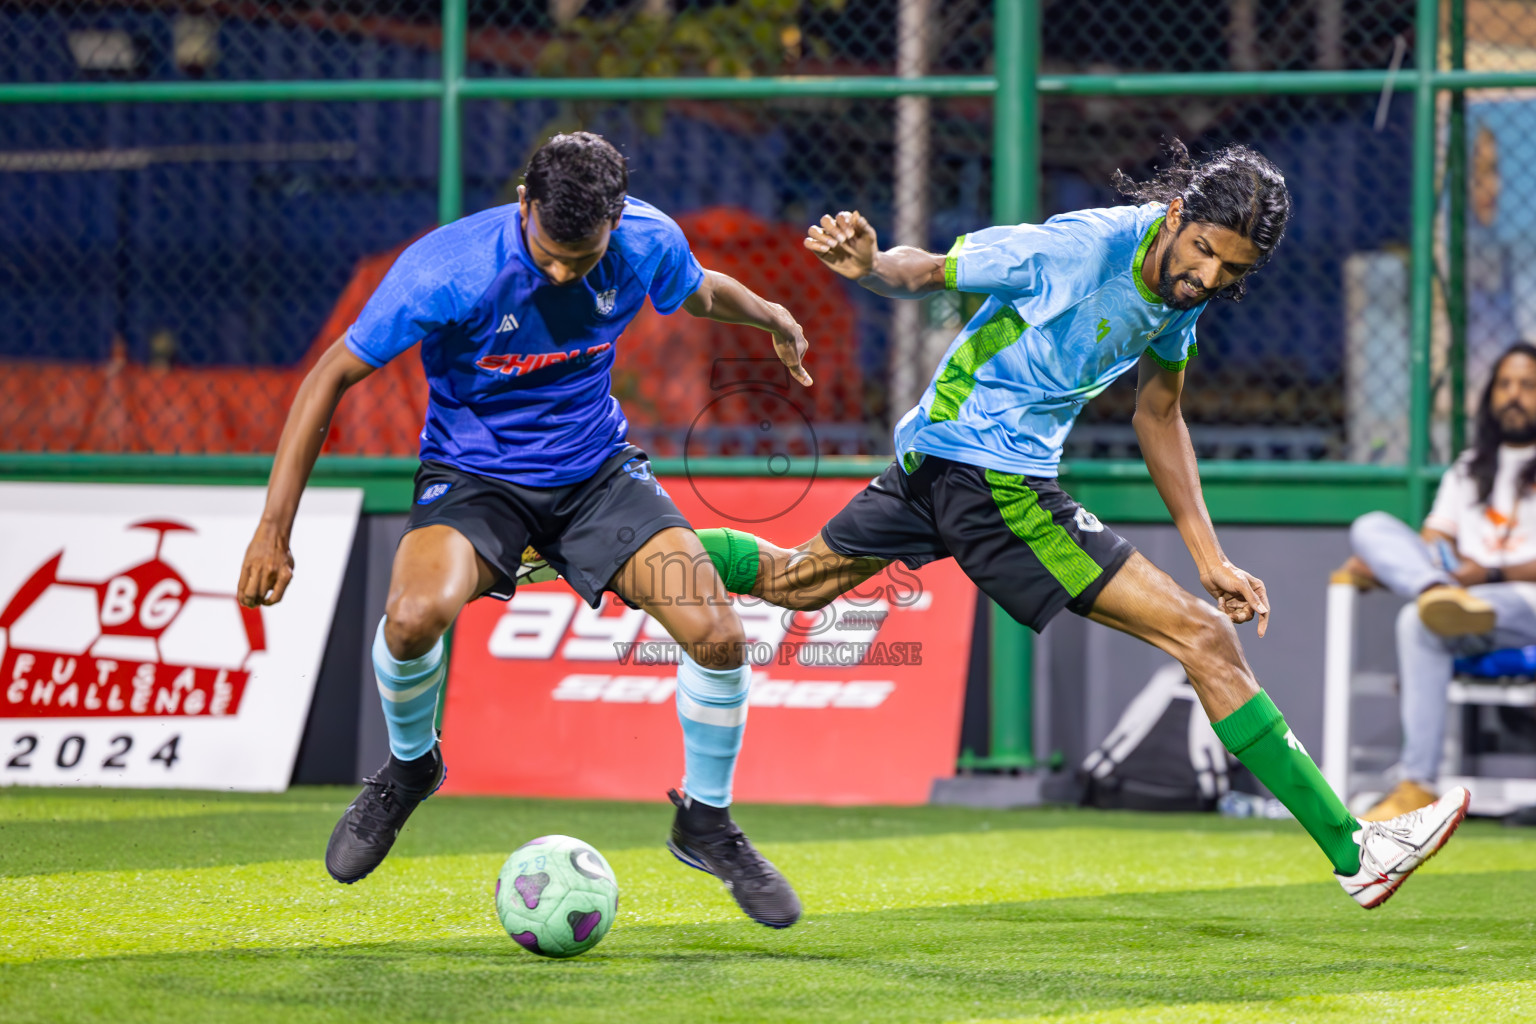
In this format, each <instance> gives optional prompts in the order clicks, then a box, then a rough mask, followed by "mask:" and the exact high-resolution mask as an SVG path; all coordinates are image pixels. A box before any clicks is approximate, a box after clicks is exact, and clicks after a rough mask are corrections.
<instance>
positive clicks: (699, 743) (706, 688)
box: [677, 654, 752, 807]
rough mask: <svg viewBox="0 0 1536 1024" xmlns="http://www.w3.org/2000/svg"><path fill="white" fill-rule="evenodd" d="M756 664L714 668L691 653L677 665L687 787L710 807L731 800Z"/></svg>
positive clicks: (685, 655) (701, 801)
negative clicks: (700, 662) (753, 668)
mask: <svg viewBox="0 0 1536 1024" xmlns="http://www.w3.org/2000/svg"><path fill="white" fill-rule="evenodd" d="M751 682H752V666H751V665H743V666H741V667H740V668H729V669H710V668H705V667H704V666H703V665H700V664H699V663H698V662H696V661H694V660H693V659H692V658H690V657H689V656H688V655H687V654H684V655H683V660H682V663H681V664H680V665H678V667H677V720H678V721H679V722H681V723H682V726H683V766H684V768H683V792H685V793H687V794H688V796H689V797H690V798H692V799H694V800H697V801H699V802H700V803H704V804H709V805H710V806H711V807H729V806H730V805H731V776H732V775H734V774H735V772H736V755H738V754H740V753H741V734H742V733H743V732H745V731H746V728H747V689H748V686H749V684H750V683H751Z"/></svg>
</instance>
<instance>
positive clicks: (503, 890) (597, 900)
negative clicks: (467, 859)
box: [496, 836, 619, 957]
mask: <svg viewBox="0 0 1536 1024" xmlns="http://www.w3.org/2000/svg"><path fill="white" fill-rule="evenodd" d="M618 909H619V884H618V882H617V881H616V880H615V879H614V876H613V868H611V867H609V866H608V862H607V861H606V860H604V859H603V855H602V854H600V853H598V852H597V851H596V850H594V849H593V848H592V847H590V846H588V845H587V844H586V843H584V842H582V841H581V840H580V839H573V838H571V837H570V836H540V837H539V838H538V839H530V840H529V841H528V842H526V843H524V844H523V845H522V846H519V847H518V848H517V849H515V850H513V851H512V856H510V857H508V858H507V862H506V863H505V864H503V865H502V866H501V875H500V877H498V878H497V879H496V916H497V917H499V918H501V924H502V927H504V928H506V930H507V934H508V935H510V936H512V939H513V941H515V942H516V943H517V944H518V945H519V946H522V947H523V948H524V949H526V950H528V951H529V952H530V953H537V954H539V955H540V956H552V957H568V956H577V955H578V954H581V953H585V952H586V951H587V950H589V949H591V948H592V947H593V946H595V945H597V944H598V943H599V942H601V941H602V938H603V936H604V935H607V934H608V928H609V926H610V925H612V924H613V918H614V915H615V914H616V913H618Z"/></svg>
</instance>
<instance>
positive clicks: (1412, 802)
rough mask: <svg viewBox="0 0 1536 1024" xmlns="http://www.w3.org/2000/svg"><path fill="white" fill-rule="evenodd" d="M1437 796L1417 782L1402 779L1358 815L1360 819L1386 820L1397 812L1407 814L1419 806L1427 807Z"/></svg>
mask: <svg viewBox="0 0 1536 1024" xmlns="http://www.w3.org/2000/svg"><path fill="white" fill-rule="evenodd" d="M1438 799H1439V797H1437V796H1435V794H1433V793H1431V792H1430V791H1429V790H1427V789H1425V788H1424V787H1423V786H1421V785H1419V784H1418V783H1417V782H1409V781H1408V780H1406V779H1404V780H1403V781H1402V782H1399V783H1398V784H1397V785H1396V786H1394V787H1393V789H1392V792H1390V793H1388V794H1387V795H1386V796H1384V797H1382V798H1381V799H1380V800H1378V801H1377V802H1376V806H1374V807H1372V808H1371V809H1370V810H1368V811H1366V812H1365V813H1364V814H1362V815H1360V820H1361V821H1386V820H1387V819H1389V818H1395V817H1397V816H1398V815H1399V814H1407V813H1408V812H1409V811H1416V810H1418V809H1419V808H1420V807H1428V806H1429V805H1430V804H1432V803H1434V802H1435V801H1436V800H1438Z"/></svg>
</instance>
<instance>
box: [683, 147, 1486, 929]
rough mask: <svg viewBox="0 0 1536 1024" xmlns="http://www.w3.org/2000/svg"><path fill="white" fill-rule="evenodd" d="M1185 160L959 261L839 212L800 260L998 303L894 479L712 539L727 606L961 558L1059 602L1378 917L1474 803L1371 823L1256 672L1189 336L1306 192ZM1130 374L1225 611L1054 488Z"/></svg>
mask: <svg viewBox="0 0 1536 1024" xmlns="http://www.w3.org/2000/svg"><path fill="white" fill-rule="evenodd" d="M1173 156H1174V160H1173V163H1172V165H1171V166H1170V167H1168V168H1166V169H1164V170H1163V171H1162V172H1161V173H1159V174H1158V175H1156V176H1155V177H1154V178H1153V179H1152V180H1150V181H1146V182H1134V181H1131V180H1130V179H1128V178H1126V177H1125V176H1123V175H1117V178H1116V183H1117V185H1118V186H1119V187H1120V189H1121V191H1122V192H1123V193H1125V194H1127V195H1128V196H1129V197H1130V198H1132V199H1133V200H1135V201H1136V204H1135V205H1129V206H1120V207H1114V208H1110V209H1099V210H1081V211H1078V212H1075V213H1065V214H1062V215H1060V216H1057V217H1052V218H1051V219H1050V220H1048V221H1046V222H1045V223H1043V224H1018V225H1009V226H1006V227H993V228H987V229H984V230H981V231H977V232H975V233H974V234H970V235H966V236H964V237H962V238H960V239H958V240H956V242H955V244H954V247H953V248H952V249H951V250H950V251H949V253H948V254H947V255H940V254H938V253H930V252H924V251H922V250H920V249H913V248H908V247H904V246H903V247H897V248H894V249H889V250H881V249H880V248H879V246H878V244H877V242H876V238H875V232H874V229H873V228H871V227H870V225H869V222H868V221H867V220H865V219H864V218H863V217H862V216H860V215H859V214H857V213H840V214H838V215H837V216H836V217H831V216H828V217H823V218H822V220H821V223H819V224H817V225H815V226H813V227H812V228H811V229H810V231H809V234H808V237H807V238H806V246H807V248H809V249H811V250H812V251H813V252H815V253H816V254H817V256H819V257H820V258H821V260H822V262H823V263H825V264H826V265H827V266H828V267H829V268H830V269H832V270H833V271H835V272H837V273H838V274H841V275H842V276H844V277H847V278H849V279H851V280H854V281H857V282H859V283H860V284H862V285H863V286H865V287H866V288H869V289H870V290H872V291H875V292H878V293H879V294H881V295H887V296H892V297H895V298H914V297H917V296H920V295H923V294H925V293H928V292H933V291H939V290H941V289H952V290H958V291H965V292H973V293H976V294H979V295H983V296H985V297H986V299H985V302H983V304H982V306H981V308H980V310H978V311H977V313H976V315H975V316H974V317H972V319H971V321H970V322H969V323H968V324H967V325H966V327H965V329H964V330H963V331H961V333H960V336H959V337H958V338H956V339H955V341H954V343H953V344H951V345H950V347H949V350H948V351H947V352H946V353H945V355H944V359H943V361H942V362H941V363H940V365H939V367H938V370H937V371H936V372H935V373H934V375H933V379H932V381H931V382H930V383H929V385H928V387H927V390H926V391H925V392H924V393H923V396H922V399H921V401H919V402H918V404H917V407H916V408H914V409H912V410H911V411H910V412H908V413H907V414H906V415H905V416H903V417H902V418H901V421H900V422H899V423H898V424H897V426H896V434H895V448H896V461H895V462H893V463H892V464H891V466H890V467H889V468H887V469H886V470H885V472H884V473H882V474H881V475H880V476H879V477H878V478H877V479H875V480H874V481H873V482H872V483H871V484H870V485H869V487H868V488H866V489H865V490H864V491H863V492H861V493H860V494H858V495H856V496H855V497H854V498H853V500H852V501H850V502H849V504H848V506H847V507H846V508H844V509H843V510H842V511H841V512H839V513H838V514H837V515H836V516H834V517H833V518H832V520H831V521H830V522H828V523H827V525H826V526H825V527H824V528H823V529H822V531H821V533H820V534H819V535H817V536H816V537H814V538H812V539H811V540H809V541H807V542H806V543H804V544H802V545H800V547H798V548H796V549H795V550H792V551H790V550H785V549H782V548H776V547H773V546H772V545H769V544H766V543H764V542H761V541H759V540H758V539H757V538H754V537H751V536H750V535H747V534H741V533H737V532H736V531H732V530H705V531H701V539H702V540H703V541H704V544H705V547H706V549H707V550H709V551H710V554H711V557H712V558H713V559H715V560H716V562H717V564H718V565H720V566H721V567H723V569H724V570H725V579H726V585H727V587H728V588H729V589H731V590H733V591H736V592H738V593H751V594H755V595H757V596H760V597H764V598H766V599H767V600H769V601H771V602H773V603H775V604H780V605H783V606H786V607H792V608H818V607H821V606H822V605H824V604H825V603H827V602H828V601H830V600H831V599H832V598H833V597H835V596H836V595H838V594H840V593H843V592H844V591H846V590H848V589H850V588H851V587H853V586H855V585H857V584H858V583H859V582H861V581H862V580H864V579H867V578H868V577H869V576H870V575H872V574H874V573H876V572H879V571H880V570H881V569H882V568H884V567H885V566H886V565H887V564H888V563H889V562H890V561H892V560H898V559H899V560H900V561H902V562H903V563H905V564H906V565H907V566H908V567H910V568H914V569H915V568H917V567H918V566H920V565H923V564H924V563H926V562H931V561H933V560H935V559H939V558H948V557H953V558H954V559H955V560H956V561H957V562H958V563H959V564H960V567H961V568H962V569H964V570H965V572H966V574H967V575H968V576H969V577H970V578H971V579H972V580H973V581H974V582H975V583H976V585H977V586H978V587H979V588H980V589H981V590H982V591H983V592H985V593H986V594H987V595H988V596H990V597H991V598H992V599H993V600H994V601H996V602H997V603H998V604H999V605H1000V606H1001V607H1002V608H1003V609H1004V610H1006V611H1007V612H1008V613H1009V614H1010V615H1012V616H1013V617H1014V618H1015V619H1017V620H1018V621H1020V622H1022V623H1025V624H1027V625H1029V626H1032V627H1034V628H1035V629H1039V628H1041V627H1043V626H1044V625H1045V624H1046V622H1048V621H1049V620H1050V619H1051V617H1052V616H1054V615H1056V614H1057V613H1058V612H1060V611H1061V610H1062V609H1063V608H1066V609H1069V610H1071V611H1073V612H1076V613H1077V614H1079V615H1085V616H1087V617H1089V618H1091V619H1093V620H1094V621H1096V622H1101V623H1104V624H1105V625H1108V626H1112V627H1114V628H1116V629H1119V630H1122V631H1124V632H1127V633H1129V634H1131V635H1132V636H1136V637H1138V638H1140V639H1142V640H1145V641H1147V642H1148V643H1151V644H1154V645H1156V646H1157V647H1160V648H1162V649H1163V650H1164V651H1166V652H1167V653H1168V654H1170V655H1172V656H1173V657H1175V658H1177V659H1178V660H1179V661H1180V662H1182V663H1183V665H1184V667H1185V669H1186V670H1187V671H1188V673H1189V679H1190V682H1191V683H1192V684H1193V685H1194V687H1195V690H1196V692H1197V693H1198V694H1199V696H1200V700H1201V703H1202V704H1204V706H1205V709H1206V711H1207V712H1208V713H1209V716H1210V719H1211V721H1212V723H1213V724H1214V726H1215V729H1216V733H1217V735H1218V736H1219V737H1220V738H1221V740H1222V742H1223V743H1224V744H1225V745H1226V747H1227V749H1228V750H1230V751H1231V752H1232V753H1233V754H1235V755H1236V756H1237V757H1238V759H1239V760H1241V761H1242V762H1243V763H1244V764H1245V765H1247V766H1248V767H1249V768H1250V769H1251V770H1252V771H1253V773H1254V774H1255V775H1256V776H1257V777H1258V778H1259V779H1260V781H1262V782H1263V783H1264V784H1265V785H1266V786H1268V787H1269V788H1270V790H1271V791H1272V792H1273V793H1274V794H1275V795H1276V796H1277V797H1279V798H1280V800H1281V801H1283V802H1284V803H1285V806H1286V807H1288V808H1290V810H1291V811H1292V813H1294V814H1295V816H1296V818H1297V820H1298V821H1300V822H1301V824H1302V825H1303V826H1304V827H1305V828H1306V829H1307V831H1308V832H1309V833H1310V834H1311V836H1312V837H1313V839H1314V840H1315V841H1316V842H1317V844H1318V845H1319V847H1321V848H1322V851H1323V853H1324V854H1325V855H1326V856H1327V857H1328V859H1329V861H1330V862H1331V864H1332V865H1333V869H1334V872H1335V876H1336V877H1337V878H1338V879H1339V881H1340V883H1341V884H1342V885H1343V886H1344V889H1345V891H1346V892H1348V893H1349V895H1350V896H1351V897H1353V898H1354V899H1355V900H1356V902H1358V903H1359V904H1360V905H1362V906H1364V907H1367V908H1370V907H1374V906H1377V905H1379V904H1380V903H1382V902H1383V901H1385V900H1386V899H1387V898H1388V897H1389V896H1391V895H1392V893H1393V892H1395V891H1396V889H1397V887H1398V885H1400V884H1401V882H1402V881H1403V879H1404V878H1406V877H1407V875H1408V874H1409V873H1410V872H1412V871H1413V870H1414V869H1415V868H1417V867H1418V865H1419V864H1421V863H1423V862H1424V860H1426V859H1427V858H1428V857H1429V856H1431V855H1432V854H1433V853H1434V852H1435V851H1436V850H1438V849H1439V848H1440V846H1441V845H1442V844H1443V843H1444V842H1445V841H1446V839H1447V838H1449V836H1450V834H1451V832H1452V831H1454V830H1455V828H1456V826H1457V825H1458V824H1459V823H1460V821H1461V820H1462V818H1463V816H1464V815H1465V812H1466V805H1467V800H1468V797H1467V792H1466V790H1464V789H1459V788H1458V789H1455V790H1452V791H1451V792H1450V793H1448V794H1446V796H1444V797H1442V798H1441V799H1440V800H1439V801H1438V802H1436V803H1434V804H1431V805H1430V806H1429V807H1426V808H1423V809H1421V810H1418V811H1414V812H1412V813H1411V814H1407V815H1403V816H1401V817H1399V818H1394V819H1392V820H1391V821H1389V822H1382V823H1376V822H1368V823H1361V822H1359V821H1357V820H1356V819H1355V818H1354V816H1353V815H1351V814H1350V813H1349V811H1348V810H1347V809H1346V808H1345V807H1344V805H1343V803H1342V802H1340V800H1339V798H1338V796H1336V795H1335V794H1334V792H1333V791H1332V790H1331V789H1330V788H1329V787H1328V784H1327V783H1326V782H1324V781H1323V778H1322V775H1321V774H1320V773H1319V772H1318V770H1317V767H1316V765H1314V764H1313V762H1312V759H1311V758H1310V757H1309V756H1308V755H1307V752H1306V751H1305V750H1304V749H1303V748H1302V746H1301V744H1300V743H1299V742H1298V741H1297V740H1296V737H1295V736H1294V735H1293V734H1292V733H1291V731H1290V729H1289V728H1288V727H1287V726H1286V724H1285V719H1284V718H1283V717H1282V716H1281V714H1280V711H1279V710H1278V709H1277V708H1276V707H1275V705H1274V703H1273V702H1272V701H1271V700H1270V698H1269V697H1268V696H1267V695H1266V694H1265V693H1264V691H1263V690H1262V689H1260V687H1259V685H1258V682H1257V681H1256V680H1255V678H1254V675H1253V672H1252V670H1251V669H1250V668H1249V667H1248V662H1247V660H1246V659H1245V658H1244V656H1243V651H1242V646H1241V645H1240V643H1239V642H1238V638H1237V632H1236V630H1235V629H1234V628H1233V624H1234V623H1243V622H1247V621H1249V620H1251V619H1255V618H1256V619H1257V620H1258V633H1259V636H1263V635H1264V630H1265V626H1266V624H1267V621H1268V618H1269V606H1268V601H1267V599H1266V597H1265V593H1264V584H1263V583H1262V582H1260V580H1259V579H1258V578H1256V577H1254V576H1252V575H1250V574H1249V573H1246V572H1244V571H1243V570H1242V569H1239V568H1238V567H1237V566H1235V565H1233V564H1232V563H1231V562H1230V561H1229V560H1228V559H1227V557H1226V555H1225V554H1223V552H1222V549H1221V545H1220V543H1219V542H1218V541H1217V539H1216V532H1215V530H1214V528H1213V527H1212V525H1211V519H1210V516H1209V515H1208V514H1207V513H1206V509H1205V502H1204V500H1203V498H1202V497H1201V492H1200V478H1199V474H1198V472H1197V469H1196V466H1195V455H1194V451H1193V449H1192V448H1191V446H1190V441H1189V433H1188V431H1187V430H1186V428H1185V425H1184V419H1183V416H1182V415H1181V414H1180V411H1179V396H1180V393H1181V392H1182V390H1183V387H1184V371H1185V367H1186V365H1187V364H1188V363H1189V360H1190V359H1191V358H1192V357H1193V356H1194V355H1195V321H1196V320H1197V319H1198V318H1199V316H1200V313H1201V311H1202V310H1203V309H1204V308H1205V305H1206V303H1207V302H1209V301H1210V300H1211V299H1214V298H1234V299H1235V298H1240V297H1241V296H1242V294H1243V291H1244V287H1245V282H1246V279H1247V277H1248V275H1249V274H1251V273H1252V272H1253V271H1254V270H1256V269H1258V268H1259V267H1261V266H1262V265H1263V264H1264V263H1265V262H1267V261H1268V260H1269V258H1270V256H1271V254H1272V253H1273V252H1274V250H1275V247H1276V246H1277V245H1278V244H1279V242H1280V237H1281V235H1282V233H1283V232H1284V230H1285V222H1286V219H1287V217H1288V216H1289V213H1290V195H1289V193H1288V191H1287V189H1286V186H1285V179H1284V178H1283V177H1282V176H1281V174H1280V172H1279V171H1278V170H1277V169H1276V168H1275V167H1274V165H1273V164H1271V163H1270V162H1269V161H1268V160H1266V159H1264V157H1262V156H1260V155H1259V154H1257V153H1255V152H1253V151H1252V150H1250V149H1247V148H1244V147H1241V146H1234V147H1231V148H1229V149H1226V150H1224V151H1222V152H1220V153H1218V154H1216V155H1215V156H1214V157H1212V158H1210V159H1208V160H1206V161H1204V162H1202V163H1195V162H1194V161H1192V160H1191V159H1190V157H1189V154H1188V151H1187V150H1186V149H1185V148H1184V147H1183V145H1182V144H1180V143H1177V142H1176V143H1174V144H1173ZM1132 369H1135V370H1136V372H1137V378H1138V380H1137V383H1138V392H1137V402H1136V414H1135V418H1134V420H1133V422H1134V425H1135V429H1136V438H1137V440H1138V442H1139V443H1140V445H1141V451H1142V455H1143V457H1144V458H1145V459H1146V463H1147V468H1148V469H1149V470H1150V471H1151V475H1152V481H1153V483H1154V484H1156V486H1157V490H1158V493H1159V494H1160V495H1161V496H1162V498H1163V501H1164V502H1165V503H1166V504H1167V506H1168V511H1169V512H1170V513H1171V514H1172V517H1173V521H1174V523H1175V524H1176V525H1177V526H1178V529H1179V532H1180V534H1181V535H1182V536H1183V538H1184V541H1185V543H1186V544H1187V545H1188V547H1189V551H1190V554H1192V555H1193V556H1194V559H1195V563H1196V565H1197V566H1198V567H1199V570H1200V579H1201V582H1202V583H1203V584H1204V585H1205V588H1206V589H1207V590H1208V591H1210V593H1211V595H1212V597H1214V598H1215V604H1214V605H1212V604H1210V603H1208V602H1206V601H1203V600H1200V599H1198V598H1196V597H1195V596H1194V595H1192V594H1190V593H1188V592H1186V591H1185V590H1183V589H1182V588H1181V587H1179V586H1178V585H1177V584H1176V583H1174V581H1173V580H1172V579H1171V578H1169V577H1168V576H1167V575H1166V574H1165V573H1163V572H1161V571H1160V570H1158V569H1157V568H1156V567H1155V566H1154V565H1153V564H1152V563H1151V562H1149V561H1147V559H1146V558H1144V557H1143V556H1142V555H1140V554H1138V553H1137V552H1136V551H1135V549H1133V548H1132V547H1131V546H1130V544H1128V543H1127V542H1126V541H1125V540H1123V539H1122V538H1120V537H1118V536H1116V535H1115V533H1114V531H1113V530H1111V529H1109V528H1108V527H1107V526H1105V525H1104V524H1103V523H1102V522H1100V521H1099V520H1098V519H1097V518H1096V517H1095V516H1093V515H1092V513H1090V512H1089V511H1088V510H1087V509H1084V508H1083V507H1081V506H1080V505H1078V504H1077V503H1076V502H1075V501H1073V500H1072V499H1071V498H1070V497H1069V496H1068V495H1067V494H1066V493H1065V492H1064V491H1062V489H1061V488H1060V487H1059V486H1058V485H1057V482H1056V471H1057V463H1058V462H1059V461H1060V459H1061V448H1062V443H1063V442H1064V441H1065V440H1066V436H1067V432H1068V431H1069V430H1071V428H1072V422H1073V420H1074V419H1075V418H1076V416H1077V414H1078V412H1079V411H1080V410H1081V409H1082V407H1083V405H1084V404H1085V403H1087V402H1088V400H1089V399H1091V398H1093V397H1094V396H1095V395H1097V394H1099V393H1100V392H1102V391H1103V390H1104V389H1105V388H1106V387H1108V386H1109V384H1110V382H1112V381H1113V380H1114V379H1115V378H1116V377H1118V376H1120V375H1121V374H1123V373H1127V372H1129V371H1130V370H1132Z"/></svg>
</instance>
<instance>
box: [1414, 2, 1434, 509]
mask: <svg viewBox="0 0 1536 1024" xmlns="http://www.w3.org/2000/svg"><path fill="white" fill-rule="evenodd" d="M1439 7H1440V4H1439V0H1418V9H1417V15H1416V22H1415V26H1414V66H1415V69H1416V70H1417V71H1418V74H1417V76H1416V84H1415V88H1414V93H1413V201H1412V217H1413V233H1412V260H1413V263H1412V268H1411V272H1412V276H1411V278H1410V288H1411V299H1410V320H1409V322H1410V324H1411V334H1410V338H1409V345H1410V355H1409V367H1410V372H1411V374H1412V377H1411V380H1412V384H1411V387H1410V389H1409V396H1408V470H1409V473H1410V476H1409V480H1408V488H1409V492H1408V507H1409V510H1410V511H1411V512H1412V515H1413V522H1414V523H1415V524H1417V523H1418V522H1419V521H1420V520H1422V519H1423V518H1424V513H1425V510H1426V509H1427V508H1428V496H1429V487H1428V484H1427V482H1426V480H1425V478H1424V475H1423V473H1422V472H1420V471H1421V470H1422V469H1423V468H1424V466H1425V464H1426V463H1427V462H1428V456H1429V397H1430V392H1429V347H1430V329H1431V325H1432V318H1433V313H1434V284H1435V85H1434V79H1433V77H1432V76H1431V75H1430V74H1429V72H1432V71H1433V70H1434V69H1435V59H1436V54H1435V36H1436V33H1437V31H1438V29H1439V15H1440V10H1439Z"/></svg>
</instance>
